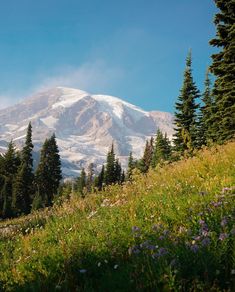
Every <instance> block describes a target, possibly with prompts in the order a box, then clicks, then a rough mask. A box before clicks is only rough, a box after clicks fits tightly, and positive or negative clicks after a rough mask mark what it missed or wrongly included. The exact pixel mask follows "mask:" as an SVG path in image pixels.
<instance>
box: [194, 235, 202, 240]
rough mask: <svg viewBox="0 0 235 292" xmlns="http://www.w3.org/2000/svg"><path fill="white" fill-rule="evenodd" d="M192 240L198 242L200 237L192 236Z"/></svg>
mask: <svg viewBox="0 0 235 292" xmlns="http://www.w3.org/2000/svg"><path fill="white" fill-rule="evenodd" d="M193 239H194V240H195V241H199V240H201V236H200V235H198V236H194V237H193Z"/></svg>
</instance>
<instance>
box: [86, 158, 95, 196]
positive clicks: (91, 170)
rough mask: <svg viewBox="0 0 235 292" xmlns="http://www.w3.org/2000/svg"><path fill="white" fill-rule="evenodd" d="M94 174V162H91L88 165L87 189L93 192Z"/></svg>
mask: <svg viewBox="0 0 235 292" xmlns="http://www.w3.org/2000/svg"><path fill="white" fill-rule="evenodd" d="M93 175H94V164H93V163H90V164H89V166H88V171H87V183H86V186H87V191H88V192H91V190H92V185H93Z"/></svg>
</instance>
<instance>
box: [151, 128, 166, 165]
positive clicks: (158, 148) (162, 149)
mask: <svg viewBox="0 0 235 292" xmlns="http://www.w3.org/2000/svg"><path fill="white" fill-rule="evenodd" d="M170 157H171V145H170V141H169V139H168V137H167V134H165V136H164V135H163V133H162V132H161V131H160V130H159V129H158V130H157V135H156V139H155V145H154V151H153V157H152V161H151V166H152V167H153V168H155V167H156V166H157V164H158V163H159V162H161V161H166V160H170Z"/></svg>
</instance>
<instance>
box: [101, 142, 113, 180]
mask: <svg viewBox="0 0 235 292" xmlns="http://www.w3.org/2000/svg"><path fill="white" fill-rule="evenodd" d="M115 175H116V173H115V153H114V146H113V144H112V146H111V150H110V151H109V152H108V154H107V159H106V167H105V175H104V177H105V178H104V181H105V184H106V185H110V184H112V183H115V180H116V179H115Z"/></svg>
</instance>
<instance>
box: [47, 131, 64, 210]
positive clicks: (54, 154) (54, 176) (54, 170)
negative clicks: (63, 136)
mask: <svg viewBox="0 0 235 292" xmlns="http://www.w3.org/2000/svg"><path fill="white" fill-rule="evenodd" d="M49 148H50V152H49V157H50V160H49V162H50V164H49V166H50V174H51V189H52V192H51V197H50V204H51V203H52V200H53V197H54V196H55V195H57V192H58V188H59V185H60V181H61V179H62V172H61V161H60V155H59V149H58V146H57V143H56V137H55V134H53V135H52V136H51V138H50V139H49Z"/></svg>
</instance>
